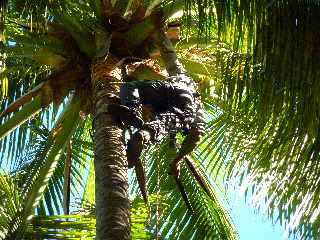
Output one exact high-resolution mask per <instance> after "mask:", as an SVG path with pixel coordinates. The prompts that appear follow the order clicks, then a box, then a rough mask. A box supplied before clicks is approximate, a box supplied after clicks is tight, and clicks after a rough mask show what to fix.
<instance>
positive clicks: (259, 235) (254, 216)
mask: <svg viewBox="0 0 320 240" xmlns="http://www.w3.org/2000/svg"><path fill="white" fill-rule="evenodd" d="M228 195H229V198H230V199H229V200H230V205H231V206H230V207H231V216H232V219H233V222H234V224H235V226H236V229H237V231H238V233H239V235H240V240H285V239H287V238H285V237H284V230H283V229H282V228H281V227H280V224H279V223H278V224H275V225H273V224H272V222H271V220H269V219H267V217H266V216H263V215H262V214H261V213H257V212H254V208H253V207H252V206H249V204H248V203H245V200H244V197H237V196H236V194H235V193H232V194H228Z"/></svg>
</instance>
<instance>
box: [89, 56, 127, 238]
mask: <svg viewBox="0 0 320 240" xmlns="http://www.w3.org/2000/svg"><path fill="white" fill-rule="evenodd" d="M116 63H117V62H116V61H115V60H114V59H112V58H111V57H108V60H107V61H100V62H97V63H94V64H93V66H92V69H91V79H92V86H93V96H94V104H95V105H94V108H95V114H94V115H95V118H94V126H93V128H94V151H95V153H94V164H95V176H96V179H95V183H96V239H97V240H102V239H103V240H105V239H121V240H125V239H130V220H129V199H128V176H127V159H126V154H125V149H124V145H123V141H122V130H121V129H120V128H119V127H118V126H117V125H115V123H114V122H113V121H112V118H111V115H109V114H107V113H106V108H107V104H108V103H112V94H116V95H118V93H119V87H120V85H119V82H120V79H121V71H120V69H118V68H116Z"/></svg>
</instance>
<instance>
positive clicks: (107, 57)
mask: <svg viewBox="0 0 320 240" xmlns="http://www.w3.org/2000/svg"><path fill="white" fill-rule="evenodd" d="M184 5H185V2H184V1H173V2H172V1H163V2H162V1H151V2H149V1H146V2H144V1H89V0H88V1H78V0H77V1H37V2H34V1H5V2H4V5H3V6H2V25H3V26H4V27H2V35H1V38H2V41H3V43H4V44H3V46H2V53H1V56H2V75H1V87H2V91H1V94H2V95H1V97H2V99H1V104H2V107H1V109H2V110H3V111H2V113H1V121H2V125H1V127H0V137H1V138H3V141H2V142H1V148H2V149H1V154H2V158H1V159H3V160H2V164H5V163H7V165H8V166H9V168H11V177H13V180H12V181H13V183H11V182H12V181H11V180H10V186H11V185H12V186H13V187H14V188H17V189H19V191H16V190H14V192H13V193H12V194H13V195H16V194H17V192H19V194H18V196H19V197H18V198H17V199H19V201H17V202H10V204H11V205H10V206H12V207H11V208H10V209H12V210H13V211H11V212H10V214H6V215H5V216H6V218H4V219H5V220H4V223H5V224H3V228H4V229H5V230H4V231H3V232H4V233H5V236H4V237H11V238H14V237H15V238H18V239H19V238H20V239H21V238H22V236H23V235H24V232H25V230H26V226H27V225H26V223H27V222H28V221H29V220H30V219H32V217H33V215H34V214H38V215H41V214H45V213H49V214H51V215H52V214H54V213H56V212H59V211H60V210H61V208H62V206H63V207H64V212H65V213H68V212H69V209H68V208H69V206H68V205H69V202H70V197H69V193H70V191H71V192H72V191H73V192H76V191H77V188H79V185H81V184H82V186H83V187H84V188H85V189H86V190H89V189H90V187H88V186H93V185H92V182H87V181H86V180H87V176H88V174H87V173H86V169H87V168H86V166H87V165H88V164H89V163H90V160H91V159H92V154H94V169H95V174H94V176H95V205H96V238H97V239H129V238H130V219H129V198H128V176H127V163H126V156H125V149H124V144H123V140H122V139H123V136H122V129H121V128H119V126H117V125H115V124H114V122H113V120H112V118H111V116H110V115H109V114H106V106H107V105H108V104H109V103H112V102H113V101H114V99H115V98H114V96H116V95H117V94H118V93H119V87H120V85H121V82H122V77H123V76H122V72H121V59H123V58H126V57H135V58H141V59H148V58H149V56H150V55H151V53H154V51H153V49H154V42H155V40H154V33H155V32H157V31H158V29H159V27H162V25H163V24H164V22H165V21H166V20H167V19H168V18H170V17H171V16H172V15H173V14H174V13H176V12H179V11H181V10H182V9H183V7H184ZM190 14H191V13H190ZM171 51H173V52H174V50H173V49H171ZM144 65H146V66H143V67H142V69H140V72H139V71H137V72H135V78H137V79H139V78H141V76H143V77H145V76H147V78H148V79H151V78H152V77H153V78H154V77H155V76H156V77H159V76H160V75H159V74H158V73H157V71H154V68H153V67H152V66H151V67H150V66H148V64H144ZM79 113H80V114H79ZM90 116H92V118H91V119H90ZM92 120H93V131H92V132H93V134H92V138H93V143H94V144H92V141H91V139H90V134H89V132H88V129H90V128H91V126H90V125H91V124H90V122H91V121H92ZM30 126H31V127H32V128H31V129H30ZM163 144H164V145H162V146H160V147H158V148H156V149H153V148H151V149H150V151H149V153H150V155H149V161H151V163H150V165H151V164H153V165H151V168H150V171H149V182H148V184H149V191H151V192H157V199H161V201H160V200H158V204H157V206H156V208H157V211H153V210H151V213H153V214H152V217H151V223H153V226H155V227H154V230H153V232H154V234H155V235H158V234H161V235H162V236H164V237H166V236H171V237H173V238H179V237H180V238H190V237H193V238H204V237H207V238H210V237H211V238H218V239H234V238H236V234H235V233H234V230H233V227H232V223H231V221H230V218H229V217H228V215H227V214H226V213H225V211H224V210H223V208H222V207H221V206H220V204H219V202H218V200H217V198H216V197H215V196H213V198H208V196H207V195H206V194H205V193H204V192H203V191H202V190H201V188H200V187H199V186H198V185H197V183H196V181H195V180H194V179H193V178H192V176H191V173H190V172H188V171H184V173H183V178H184V179H185V182H186V189H187V190H188V192H189V193H190V196H189V197H190V201H191V202H192V204H193V205H194V206H195V211H194V213H191V212H188V211H187V210H186V208H185V205H184V203H183V202H182V200H181V197H180V194H179V192H178V191H177V189H176V188H175V187H174V186H173V181H172V179H171V178H170V177H168V176H167V174H166V172H167V166H168V163H169V161H170V159H172V157H173V156H174V152H172V149H171V150H170V147H169V146H168V144H167V145H166V142H164V143H163ZM153 152H157V153H159V154H153V155H152V153H153ZM206 152H207V149H202V151H201V153H202V155H203V154H204V155H206V154H207V153H206ZM26 153H27V154H26ZM202 155H201V154H200V155H199V156H202ZM159 159H161V161H160V160H159ZM198 160H199V161H198V163H200V162H201V160H203V159H201V158H198ZM207 164H210V163H209V162H208V163H207ZM156 170H157V171H156ZM6 178H7V177H6ZM88 179H92V177H91V174H89V177H88ZM160 179H161V181H160ZM208 181H209V180H208ZM160 182H161V184H160ZM85 183H87V187H86V186H85ZM212 191H213V190H212ZM86 192H87V191H86ZM91 192H92V191H91ZM160 196H161V198H160ZM62 202H63V204H62ZM6 204H7V203H6ZM8 204H9V203H8ZM3 207H6V206H3ZM160 208H161V215H162V217H161V218H160V216H159V214H160V210H159V209H160ZM35 210H36V212H35Z"/></svg>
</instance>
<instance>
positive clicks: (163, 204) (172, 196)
mask: <svg viewBox="0 0 320 240" xmlns="http://www.w3.org/2000/svg"><path fill="white" fill-rule="evenodd" d="M159 147H160V146H159ZM158 151H160V153H159V154H160V155H159V156H158V153H157V152H158ZM175 154H176V153H175V150H174V149H173V148H172V147H170V146H169V143H168V142H167V141H165V142H164V143H163V144H162V145H161V147H160V149H159V150H158V149H157V147H150V149H149V151H148V154H146V155H145V156H146V157H147V158H146V159H145V160H144V161H145V164H144V165H145V166H148V168H147V169H148V171H147V172H148V174H147V179H148V190H149V192H150V193H152V194H157V192H158V189H159V190H160V196H161V199H159V203H158V205H159V206H158V207H160V211H159V213H157V211H156V208H157V206H156V205H157V204H155V205H154V206H152V207H151V214H150V216H151V219H150V224H151V226H150V227H151V229H153V233H154V234H156V229H159V232H158V234H161V236H162V237H164V238H165V237H170V238H177V239H186V238H196V239H197V238H205V237H209V238H210V237H213V238H216V239H236V234H235V231H234V228H233V225H232V223H231V220H230V218H229V216H227V214H226V212H225V211H224V210H223V208H222V207H221V205H220V203H219V201H218V200H217V198H216V197H214V198H210V197H209V196H208V195H207V194H206V193H205V192H204V191H203V189H202V187H201V186H200V185H199V184H198V183H197V181H196V179H194V178H193V176H192V173H191V172H190V171H189V170H188V169H187V166H186V165H185V164H183V168H182V182H183V185H184V187H185V189H186V193H187V195H188V198H189V200H190V203H191V205H192V206H193V207H194V212H193V213H192V212H190V211H188V210H187V209H186V205H185V203H184V202H183V200H182V198H181V195H180V192H179V190H178V188H177V186H176V184H175V182H174V179H173V177H171V176H170V175H169V174H166V173H167V172H168V171H169V167H168V166H169V163H170V161H172V159H174V156H175ZM194 160H195V161H196V162H197V164H198V165H199V167H200V166H201V160H199V159H198V158H194ZM199 161H200V162H199ZM157 162H159V169H157ZM157 173H158V174H159V175H158V174H157ZM203 176H205V175H203ZM157 178H159V180H157ZM157 181H159V182H160V184H157ZM211 192H212V193H215V191H214V190H213V189H211ZM158 194H159V193H158ZM157 214H160V216H161V217H160V218H158V219H157ZM173 225H174V228H173ZM172 230H173V231H172Z"/></svg>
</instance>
